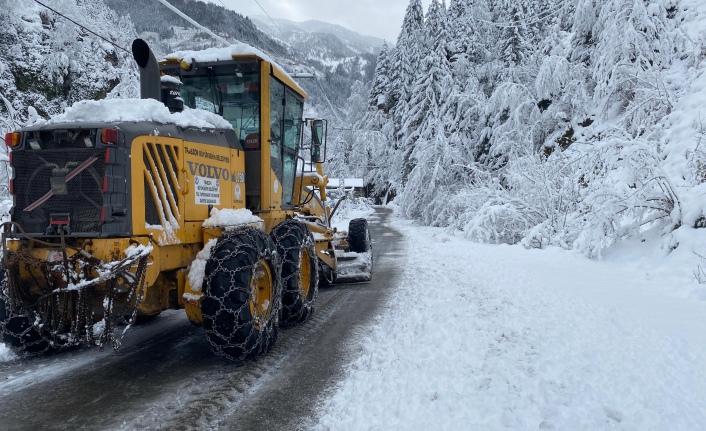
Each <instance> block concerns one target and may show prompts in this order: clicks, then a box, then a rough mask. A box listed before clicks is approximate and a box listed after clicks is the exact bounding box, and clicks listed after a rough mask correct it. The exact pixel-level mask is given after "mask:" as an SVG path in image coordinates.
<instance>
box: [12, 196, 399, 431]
mask: <svg viewBox="0 0 706 431" xmlns="http://www.w3.org/2000/svg"><path fill="white" fill-rule="evenodd" d="M390 214H391V211H390V210H387V209H378V210H377V212H376V214H375V215H373V216H371V217H370V220H371V222H372V224H371V232H372V236H373V241H374V249H375V254H376V265H375V274H374V277H373V282H371V283H367V284H356V285H338V286H334V287H331V288H322V289H321V290H320V294H319V299H318V301H317V309H316V312H315V314H314V318H313V319H312V320H311V321H309V322H307V323H306V324H305V325H302V326H299V327H296V328H294V329H290V330H286V331H281V332H280V337H279V339H278V341H277V345H276V346H275V348H274V349H273V351H272V352H270V353H269V354H268V355H267V356H265V357H264V358H261V359H260V360H258V361H257V362H254V363H250V364H247V365H245V366H243V367H235V366H234V365H233V364H231V363H229V362H225V361H223V360H221V359H219V358H217V357H215V356H214V355H213V354H212V353H211V352H210V349H209V346H208V343H207V342H206V339H205V336H204V335H203V333H202V332H201V330H200V329H199V328H196V327H193V326H191V325H190V323H189V322H188V321H187V319H186V317H185V316H184V314H183V312H182V311H171V312H167V313H163V314H162V315H160V316H159V317H157V318H156V319H155V320H154V321H152V322H150V323H148V324H145V325H141V326H137V327H136V328H134V329H133V330H131V332H130V333H128V336H127V337H126V338H125V339H124V343H123V346H122V348H121V350H120V351H119V352H117V353H114V352H112V351H106V352H103V353H99V352H97V351H96V350H95V349H79V350H75V351H69V352H64V353H61V354H58V355H54V356H49V357H43V358H34V359H22V360H14V361H10V362H6V363H0V399H2V402H1V403H0V429H2V430H6V431H9V430H34V431H36V430H40V429H41V430H48V429H58V430H79V429H90V430H93V429H106V430H132V429H170V430H178V429H181V430H189V429H228V430H236V429H247V430H258V429H262V430H271V429H295V428H308V427H310V426H311V424H310V423H309V421H310V420H311V418H312V417H313V416H314V411H315V408H316V400H317V399H318V398H319V397H320V396H322V394H325V393H326V392H327V389H328V388H332V387H333V385H334V384H335V383H336V382H337V381H338V380H340V379H341V378H342V377H343V364H345V362H347V361H348V360H350V359H351V358H349V357H347V353H348V352H349V349H348V345H349V341H350V340H351V338H354V339H355V338H356V337H358V338H360V336H361V331H360V328H361V325H362V324H366V323H368V322H369V321H370V320H372V319H373V318H374V317H375V316H376V315H377V314H379V312H380V310H381V305H382V304H383V303H384V300H385V298H386V297H387V296H388V294H389V292H390V291H391V289H392V287H393V286H394V285H396V284H397V283H396V281H395V278H396V277H397V268H398V267H399V265H398V264H397V262H396V260H397V259H402V258H403V255H404V253H403V251H402V250H401V249H400V247H402V244H403V242H402V241H401V235H400V234H399V233H398V232H396V231H394V230H393V229H390V228H389V226H387V225H386V221H387V219H388V218H389V217H390Z"/></svg>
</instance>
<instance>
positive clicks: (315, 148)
mask: <svg viewBox="0 0 706 431" xmlns="http://www.w3.org/2000/svg"><path fill="white" fill-rule="evenodd" d="M323 140H324V122H323V120H314V121H312V122H311V161H312V162H323V159H322V158H321V146H322V143H323Z"/></svg>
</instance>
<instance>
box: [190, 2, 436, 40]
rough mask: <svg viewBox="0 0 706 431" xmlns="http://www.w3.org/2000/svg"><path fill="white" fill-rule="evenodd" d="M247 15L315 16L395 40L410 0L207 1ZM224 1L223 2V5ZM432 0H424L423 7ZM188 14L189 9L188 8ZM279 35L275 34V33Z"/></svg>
mask: <svg viewBox="0 0 706 431" xmlns="http://www.w3.org/2000/svg"><path fill="white" fill-rule="evenodd" d="M206 1H210V2H211V3H216V4H219V5H223V4H224V5H225V6H226V7H227V8H229V9H233V10H234V11H236V12H238V13H240V14H243V15H247V16H252V15H265V13H264V12H262V9H260V7H259V6H258V2H259V3H260V5H261V6H262V7H263V8H264V9H265V10H266V11H267V14H269V15H270V16H271V17H272V18H284V19H288V20H291V21H307V20H310V19H315V20H318V21H325V22H330V23H333V24H339V25H342V26H344V27H346V28H348V29H350V30H353V31H356V32H358V33H361V34H364V35H368V36H377V37H379V38H381V39H385V40H387V41H389V42H392V43H394V42H396V41H397V36H398V35H399V33H400V27H401V26H402V18H404V12H405V9H407V4H409V0H354V1H350V0H257V2H256V1H255V0H206ZM221 1H222V2H223V3H222V4H221ZM430 2H431V0H422V4H423V5H424V10H425V11H426V9H427V7H428V6H429V3H430ZM185 12H187V13H188V11H185ZM275 36H276V35H275Z"/></svg>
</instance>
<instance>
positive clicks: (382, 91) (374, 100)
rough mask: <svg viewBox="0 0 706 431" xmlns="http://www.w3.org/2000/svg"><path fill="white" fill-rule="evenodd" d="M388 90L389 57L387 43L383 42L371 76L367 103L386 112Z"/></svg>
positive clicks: (389, 89)
mask: <svg viewBox="0 0 706 431" xmlns="http://www.w3.org/2000/svg"><path fill="white" fill-rule="evenodd" d="M390 91H391V88H390V59H389V57H388V51H387V43H384V44H383V45H382V49H381V50H380V53H379V54H378V57H377V64H376V65H375V76H374V78H373V86H372V88H371V89H370V97H369V105H370V106H371V107H375V108H377V109H382V110H385V112H387V108H388V105H387V98H388V96H389V93H390Z"/></svg>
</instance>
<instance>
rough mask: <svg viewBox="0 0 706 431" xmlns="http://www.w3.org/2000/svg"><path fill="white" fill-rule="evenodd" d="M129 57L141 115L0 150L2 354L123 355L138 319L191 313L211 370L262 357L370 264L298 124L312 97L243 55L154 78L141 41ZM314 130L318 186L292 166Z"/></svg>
mask: <svg viewBox="0 0 706 431" xmlns="http://www.w3.org/2000/svg"><path fill="white" fill-rule="evenodd" d="M133 55H134V57H135V60H136V62H137V63H138V65H139V67H140V71H141V76H140V87H141V92H142V98H143V99H147V100H134V101H130V109H131V110H134V111H135V112H133V113H126V112H111V110H110V109H109V108H110V106H116V103H117V102H114V101H112V102H111V101H104V102H93V103H94V104H95V109H93V110H91V112H88V113H85V112H84V113H83V114H82V115H74V116H73V117H72V116H71V115H69V112H68V111H67V113H66V114H65V115H64V116H59V117H60V118H56V119H52V120H49V121H48V122H44V123H42V124H36V125H33V126H29V127H26V128H24V129H22V130H19V131H17V132H13V133H9V134H8V135H7V136H6V144H7V145H8V147H10V149H11V161H10V164H11V166H12V169H13V172H14V175H13V179H12V180H11V184H10V189H11V194H12V196H13V199H14V205H13V210H12V215H11V221H10V222H9V223H6V224H5V225H4V226H3V228H4V230H3V247H4V253H3V270H2V273H1V274H0V276H1V277H2V284H1V285H0V329H1V330H2V333H3V340H4V341H5V342H7V343H9V344H10V345H11V346H13V347H14V348H15V349H17V350H23V351H29V352H43V351H47V350H55V349H60V348H63V347H67V346H73V345H78V344H98V345H101V346H104V345H108V344H112V345H113V346H114V347H115V348H117V347H118V346H119V344H120V339H121V337H122V335H123V334H124V333H125V331H126V330H127V328H129V326H130V325H132V324H133V323H134V322H135V321H136V320H138V319H139V318H140V317H147V316H154V315H157V314H159V313H160V312H161V311H164V310H167V309H171V308H184V309H185V310H186V313H187V316H188V318H189V319H190V320H191V322H193V323H194V324H197V325H202V326H203V328H204V330H205V332H206V335H207V338H208V341H209V342H210V344H211V347H212V350H213V351H214V353H216V354H218V355H220V356H223V357H226V358H229V359H232V360H237V361H242V360H246V359H252V358H255V357H257V356H259V355H261V354H264V353H265V352H267V351H268V350H269V349H270V348H271V347H272V345H273V343H274V342H275V339H276V336H277V331H278V328H279V327H280V326H286V325H292V324H297V323H301V322H304V321H306V320H307V319H308V318H309V316H310V315H311V313H312V312H313V309H314V302H315V299H316V296H317V291H318V285H319V283H318V280H319V273H320V272H322V273H323V274H324V275H325V276H326V277H327V278H329V279H332V278H333V277H331V276H330V274H331V273H334V272H335V271H336V269H337V265H338V260H341V261H344V260H346V259H347V258H348V256H347V255H350V254H351V253H353V254H361V255H366V256H371V253H372V251H371V249H370V236H369V233H368V232H367V222H365V221H364V220H363V219H358V220H357V221H353V222H351V226H352V227H353V229H352V231H353V235H352V236H350V240H349V235H347V234H341V233H338V232H335V230H334V229H331V226H330V221H329V215H330V209H327V208H326V205H325V199H326V197H325V188H323V187H325V182H326V178H325V176H323V173H322V172H321V162H322V161H323V158H321V154H320V153H319V154H317V151H319V152H320V151H321V149H322V148H323V150H324V152H325V134H324V133H323V129H322V124H323V123H322V122H321V121H315V120H311V121H304V120H303V119H302V116H303V105H304V100H305V99H306V97H307V95H306V93H305V92H304V91H303V90H302V89H301V88H300V87H299V86H298V85H297V84H296V82H294V80H293V79H292V78H291V77H290V76H289V75H288V74H287V73H285V72H284V71H283V70H282V69H281V68H280V67H279V66H278V65H277V64H275V63H274V62H273V61H271V60H270V59H269V58H268V57H267V56H266V55H265V54H263V53H261V52H259V51H258V50H256V49H254V48H251V47H248V46H246V45H242V44H239V45H234V46H232V47H229V48H225V49H209V50H206V51H200V52H194V51H190V52H180V53H176V54H174V55H170V56H168V57H167V58H166V59H165V60H163V61H162V62H161V63H157V61H156V59H155V58H154V55H153V54H152V52H151V51H150V49H149V47H148V46H147V44H146V43H144V42H143V41H141V40H139V39H138V40H136V41H135V42H134V43H133ZM149 99H156V100H158V101H160V102H161V104H157V103H156V102H154V101H150V100H149ZM121 103H122V105H119V106H122V107H123V108H124V107H125V106H126V105H125V103H124V101H122V102H121ZM162 104H163V105H162ZM90 106H94V105H90ZM165 106H166V107H165ZM141 113H142V114H141ZM145 113H147V114H145ZM209 121H210V122H209ZM213 124H217V127H214V126H213ZM305 124H309V125H310V126H312V127H313V129H312V130H313V132H314V133H315V136H314V138H313V142H312V145H311V146H310V149H311V154H312V156H313V157H314V159H313V162H314V163H313V164H312V165H311V166H316V171H315V172H307V171H306V169H304V166H305V165H307V163H305V162H304V160H303V158H302V157H301V156H300V154H299V153H300V150H301V149H302V147H303V145H302V143H303V128H304V125H305ZM319 183H320V184H319ZM315 189H318V190H315ZM307 196H308V197H307ZM314 196H316V200H317V202H318V204H319V205H320V207H321V208H318V209H314V208H312V205H311V202H312V199H314ZM366 253H367V254H366ZM339 258H340V259H339ZM368 261H370V262H372V261H371V257H370V258H369V259H368ZM322 268H328V269H322ZM368 269H371V265H370V267H368ZM369 273H370V271H368V275H369ZM363 278H365V276H364V277H363ZM120 325H125V328H124V329H123V330H122V331H120V330H118V326H120Z"/></svg>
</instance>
